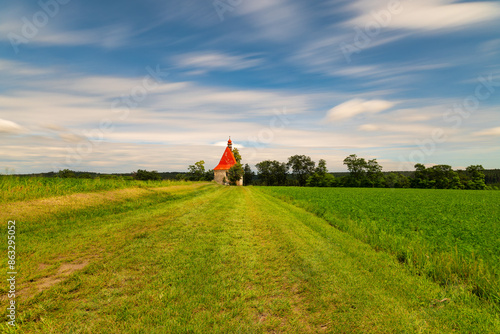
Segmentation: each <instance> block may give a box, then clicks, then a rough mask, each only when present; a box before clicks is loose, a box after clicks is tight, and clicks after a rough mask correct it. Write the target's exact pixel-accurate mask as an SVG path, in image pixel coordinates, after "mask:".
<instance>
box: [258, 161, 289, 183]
mask: <svg viewBox="0 0 500 334" xmlns="http://www.w3.org/2000/svg"><path fill="white" fill-rule="evenodd" d="M255 167H256V168H257V176H258V178H259V182H260V183H261V184H262V185H265V186H283V185H285V184H286V177H287V172H288V167H287V164H286V163H284V162H279V161H276V160H265V161H261V162H259V163H258V164H256V165H255Z"/></svg>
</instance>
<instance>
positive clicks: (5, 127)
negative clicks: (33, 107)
mask: <svg viewBox="0 0 500 334" xmlns="http://www.w3.org/2000/svg"><path fill="white" fill-rule="evenodd" d="M22 132H24V128H23V127H22V126H20V125H19V124H16V123H14V122H11V121H8V120H5V119H0V133H8V134H17V133H22Z"/></svg>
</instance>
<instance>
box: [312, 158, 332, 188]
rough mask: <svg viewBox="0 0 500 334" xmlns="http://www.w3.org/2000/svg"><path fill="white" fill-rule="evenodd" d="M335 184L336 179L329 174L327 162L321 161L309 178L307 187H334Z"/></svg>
mask: <svg viewBox="0 0 500 334" xmlns="http://www.w3.org/2000/svg"><path fill="white" fill-rule="evenodd" d="M334 183H335V177H334V176H333V175H331V174H328V169H327V168H326V161H325V160H323V159H320V160H319V162H318V166H317V167H316V168H315V169H314V173H313V174H312V175H310V176H309V177H308V178H307V181H306V186H308V187H332V186H333V185H334Z"/></svg>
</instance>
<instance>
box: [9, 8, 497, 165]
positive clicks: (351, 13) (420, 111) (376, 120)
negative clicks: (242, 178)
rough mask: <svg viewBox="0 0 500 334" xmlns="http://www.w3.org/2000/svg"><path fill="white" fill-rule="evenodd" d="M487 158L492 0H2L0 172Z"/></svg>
mask: <svg viewBox="0 0 500 334" xmlns="http://www.w3.org/2000/svg"><path fill="white" fill-rule="evenodd" d="M229 136H231V139H232V141H233V143H234V145H235V146H236V147H238V148H239V150H240V152H241V155H242V157H243V161H242V162H243V163H248V164H249V165H250V166H251V167H252V168H254V169H255V167H254V166H255V164H256V163H258V162H260V161H263V160H267V159H271V160H279V161H283V162H284V161H286V160H287V158H288V157H290V156H292V155H295V154H299V155H307V156H310V157H311V158H312V159H313V160H315V161H318V160H319V159H325V160H326V162H327V167H328V169H329V170H330V171H335V172H341V171H346V170H347V169H346V167H345V166H344V165H343V159H344V158H345V157H347V156H348V155H350V154H356V155H357V156H358V157H363V158H365V159H377V161H378V162H379V163H380V164H381V165H382V166H383V168H384V170H385V171H391V170H414V168H413V166H414V165H415V164H416V163H423V164H425V165H426V166H432V165H435V164H447V165H451V166H452V167H453V168H455V169H464V168H465V167H467V166H469V165H477V164H481V165H483V167H485V168H500V2H498V1H453V0H419V1H416V0H388V1H385V0H377V1H376V0H348V1H347V0H344V1H341V0H324V1H305V0H302V1H298V0H215V1H214V0H183V1H171V0H162V1H159V0H142V1H130V0H120V1H115V0H107V1H95V0H87V1H83V0H40V1H0V141H1V144H0V173H38V172H48V171H58V170H61V169H65V168H68V169H72V170H77V171H91V172H102V173H113V172H124V173H125V172H132V171H135V170H137V169H147V170H157V171H161V172H166V171H186V170H187V168H188V166H189V165H192V164H194V163H195V162H197V161H199V160H204V161H205V166H206V168H207V169H212V168H214V167H215V166H216V165H217V163H218V161H219V159H220V158H221V156H222V153H223V152H224V147H225V146H226V143H227V140H228V138H229Z"/></svg>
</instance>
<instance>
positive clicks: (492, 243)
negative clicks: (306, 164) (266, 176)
mask: <svg viewBox="0 0 500 334" xmlns="http://www.w3.org/2000/svg"><path fill="white" fill-rule="evenodd" d="M262 189H263V190H264V191H265V192H266V193H268V194H272V195H274V196H277V197H278V198H281V199H283V200H285V201H288V202H290V203H293V204H294V205H297V206H299V207H301V208H304V209H306V210H307V211H309V212H312V213H314V214H316V215H317V216H319V217H321V218H323V219H325V220H327V221H328V222H330V223H331V224H332V225H333V226H335V227H336V228H338V229H340V230H342V231H345V232H347V233H349V234H350V235H352V236H354V237H356V238H357V239H359V240H362V241H364V242H366V243H368V244H370V245H372V247H374V248H375V249H379V250H384V251H387V252H389V253H391V254H394V255H395V256H396V257H397V258H398V260H399V261H400V262H402V263H405V264H407V265H408V266H409V267H410V268H411V269H412V270H413V271H414V272H415V273H417V274H425V275H427V276H428V277H431V278H433V279H434V280H435V281H437V282H439V283H441V284H443V285H452V286H453V285H462V286H464V285H465V286H466V288H467V289H469V290H470V291H471V292H472V293H475V294H477V295H478V296H481V297H483V298H487V299H490V300H492V301H493V302H495V303H497V304H498V305H500V205H499V203H500V193H499V192H498V191H457V190H435V189H390V190H388V189H373V188H350V189H349V188H347V189H346V188H328V189H323V188H295V187H288V188H287V187H268V188H262Z"/></svg>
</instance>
